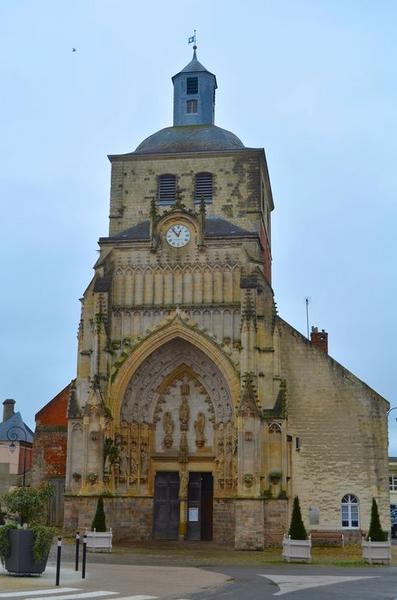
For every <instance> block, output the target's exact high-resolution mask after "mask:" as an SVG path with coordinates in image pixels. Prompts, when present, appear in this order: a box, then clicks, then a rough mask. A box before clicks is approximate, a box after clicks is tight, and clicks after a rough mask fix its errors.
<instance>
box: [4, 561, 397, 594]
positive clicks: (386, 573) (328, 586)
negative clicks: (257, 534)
mask: <svg viewBox="0 0 397 600" xmlns="http://www.w3.org/2000/svg"><path fill="white" fill-rule="evenodd" d="M89 558H90V562H89V564H88V567H87V578H86V579H85V580H83V579H81V573H80V572H79V573H76V572H75V571H74V568H73V564H72V563H66V562H65V561H64V562H63V566H62V572H61V588H56V587H55V586H54V583H55V565H54V564H53V563H51V562H50V565H49V567H48V568H47V570H46V573H45V575H44V576H42V577H37V578H26V577H25V578H19V577H9V576H7V575H6V574H5V573H4V572H3V573H1V571H0V600H2V599H5V598H7V600H29V599H30V600H96V599H98V600H213V599H216V600H270V599H271V598H274V599H275V600H277V598H278V596H283V597H284V598H285V600H318V599H319V598H321V600H336V599H338V600H340V599H349V600H355V599H357V600H397V568H395V567H374V568H336V567H328V568H326V567H316V566H311V565H291V564H288V565H287V564H285V565H284V564H283V565H265V566H263V567H261V566H259V567H252V566H251V567H238V566H225V567H216V568H207V567H206V568H203V569H200V568H196V567H175V566H158V565H133V564H114V561H117V555H116V554H113V555H97V556H96V557H95V558H93V557H92V556H90V557H89ZM119 558H121V557H120V556H119ZM124 559H125V557H124ZM284 598H283V600H284Z"/></svg>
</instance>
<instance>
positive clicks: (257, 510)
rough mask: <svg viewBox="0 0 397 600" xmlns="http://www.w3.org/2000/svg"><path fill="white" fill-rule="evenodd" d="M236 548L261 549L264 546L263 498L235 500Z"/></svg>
mask: <svg viewBox="0 0 397 600" xmlns="http://www.w3.org/2000/svg"><path fill="white" fill-rule="evenodd" d="M235 507H236V537H235V548H236V550H262V549H263V546H264V531H263V525H264V515H263V500H262V499H256V498H252V499H251V498H249V499H244V500H242V499H241V500H240V499H239V500H235Z"/></svg>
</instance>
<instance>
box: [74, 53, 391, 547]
mask: <svg viewBox="0 0 397 600" xmlns="http://www.w3.org/2000/svg"><path fill="white" fill-rule="evenodd" d="M173 86H174V124H173V126H172V127H168V128H165V129H162V130H161V131H158V132H157V133H155V134H154V135H152V136H150V137H149V138H147V139H146V140H144V141H143V142H142V143H141V144H140V145H139V146H138V147H137V148H136V150H135V151H134V152H131V153H129V154H124V155H112V156H110V157H109V159H110V162H111V165H112V175H111V201H110V214H109V217H110V227H109V234H108V236H107V237H103V238H100V240H99V246H100V256H99V259H98V261H97V263H96V265H95V267H94V269H95V274H94V277H93V279H92V281H91V283H90V284H89V286H88V288H87V290H86V291H85V293H84V297H83V299H82V314H81V321H80V327H79V336H78V337H79V340H78V370H77V377H76V379H75V381H74V383H73V385H72V389H71V394H70V400H69V407H68V440H67V469H66V493H65V526H66V527H67V528H69V529H70V530H73V529H79V528H82V527H84V526H90V523H91V521H92V518H93V515H94V512H95V507H96V501H97V497H98V496H99V495H104V500H105V511H106V516H107V523H108V525H109V526H111V527H112V528H113V532H114V535H115V536H116V537H117V538H119V539H121V538H128V539H131V540H149V539H153V538H154V539H180V540H183V539H188V540H214V541H215V542H219V543H225V544H230V545H234V546H235V547H236V548H241V549H242V548H246V549H259V548H263V547H264V546H266V545H271V544H275V543H279V541H280V539H281V536H282V534H283V532H284V531H286V529H287V527H288V520H289V514H290V510H291V505H292V500H293V497H294V496H296V495H298V496H299V499H300V502H301V506H302V512H303V517H304V520H305V523H306V525H307V528H308V529H309V530H311V531H320V532H321V531H325V530H326V531H344V532H345V533H346V534H348V535H349V536H350V537H352V538H353V539H355V538H357V537H358V536H359V535H360V532H361V531H363V530H366V529H367V528H368V526H369V516H370V509H371V502H372V498H373V497H375V498H376V499H377V500H378V504H379V508H380V514H381V519H382V524H383V527H384V528H386V529H387V528H388V527H389V526H390V517H389V491H388V483H389V482H388V457H387V418H386V411H387V408H388V403H387V402H386V401H385V400H384V399H383V398H381V397H380V396H379V395H378V394H377V393H376V392H374V391H373V390H372V389H370V388H369V387H368V386H367V385H366V384H364V383H363V382H362V381H360V380H359V379H358V378H356V377H355V376H354V375H352V374H351V373H350V372H348V371H347V370H346V369H345V368H344V367H342V366H341V365H340V364H338V363H337V362H336V361H335V360H333V359H332V358H331V357H330V356H329V355H328V352H327V347H326V334H325V333H318V332H317V331H315V332H314V333H313V337H312V341H310V340H308V339H306V338H305V337H304V336H302V335H301V334H300V333H299V332H297V331H296V330H295V329H293V328H292V327H291V326H290V325H288V323H286V322H285V321H284V320H283V319H281V318H280V317H279V316H278V314H277V311H276V306H275V301H274V296H273V290H272V285H271V212H272V210H273V208H274V205H273V199H272V193H271V187H270V181H269V174H268V170H267V164H266V158H265V153H264V150H263V149H261V148H259V149H258V148H247V147H245V146H244V145H243V143H242V142H241V141H240V139H239V138H237V137H236V136H235V135H234V134H233V133H231V132H229V131H226V130H224V129H221V128H219V127H217V126H215V125H214V109H215V90H216V88H217V81H216V77H215V76H214V75H213V74H212V73H210V72H209V71H207V69H205V68H204V67H203V66H202V65H201V63H200V62H199V61H198V59H197V56H196V50H195V51H194V56H193V59H192V61H191V62H190V63H189V64H188V65H187V66H186V67H185V68H184V69H183V70H182V71H181V72H179V73H178V74H177V75H175V76H174V77H173Z"/></svg>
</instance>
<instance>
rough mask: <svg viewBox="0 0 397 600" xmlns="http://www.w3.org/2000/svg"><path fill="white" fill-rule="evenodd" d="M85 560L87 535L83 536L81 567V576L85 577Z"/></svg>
mask: <svg viewBox="0 0 397 600" xmlns="http://www.w3.org/2000/svg"><path fill="white" fill-rule="evenodd" d="M86 562H87V536H86V534H84V537H83V565H82V567H81V578H82V579H85V564H86Z"/></svg>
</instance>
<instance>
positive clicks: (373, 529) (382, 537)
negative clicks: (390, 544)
mask: <svg viewBox="0 0 397 600" xmlns="http://www.w3.org/2000/svg"><path fill="white" fill-rule="evenodd" d="M368 540H371V542H386V541H387V533H386V531H383V530H382V527H381V526H380V519H379V512H378V505H377V503H376V500H375V498H372V508H371V523H370V526H369V531H368V535H367V541H368Z"/></svg>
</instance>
